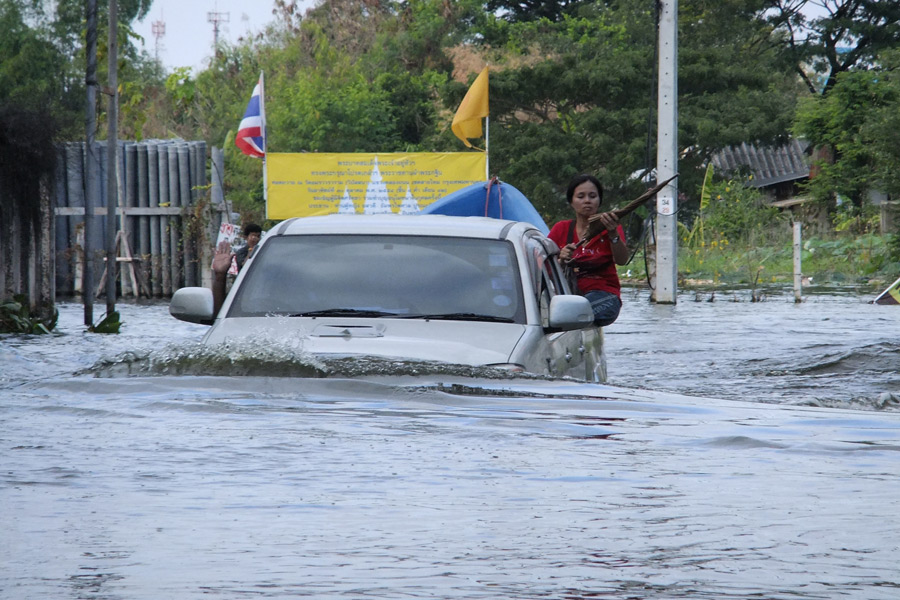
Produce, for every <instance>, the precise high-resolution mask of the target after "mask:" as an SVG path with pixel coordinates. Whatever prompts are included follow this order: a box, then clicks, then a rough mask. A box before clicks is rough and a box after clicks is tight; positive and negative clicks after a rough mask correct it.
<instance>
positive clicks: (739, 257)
mask: <svg viewBox="0 0 900 600" xmlns="http://www.w3.org/2000/svg"><path fill="white" fill-rule="evenodd" d="M682 241H684V240H682ZM801 274H802V277H803V283H804V285H816V286H855V287H863V288H871V289H873V290H874V289H880V288H883V287H884V286H885V285H886V284H889V283H891V282H893V281H894V280H895V279H897V278H898V277H900V261H898V260H897V258H896V257H895V256H893V253H892V248H891V236H882V235H875V234H865V235H860V236H856V237H851V236H834V237H831V238H815V237H812V238H809V239H807V240H804V241H802V253H801ZM619 276H620V278H622V279H623V280H624V281H628V282H632V283H639V282H641V281H646V270H645V263H644V258H643V253H642V251H641V252H638V253H637V255H636V256H635V258H634V260H633V261H632V262H631V263H630V264H628V265H625V266H623V267H619ZM678 279H679V286H680V287H682V288H702V289H730V288H735V287H749V288H752V289H756V288H767V287H768V288H792V287H793V284H794V273H793V242H792V240H791V238H790V232H788V234H787V235H785V236H779V238H778V239H769V240H765V242H764V243H761V244H756V243H752V242H749V241H746V242H743V243H731V242H729V241H728V240H727V239H717V240H712V241H710V242H708V243H704V244H696V245H694V246H691V245H682V246H680V247H679V249H678Z"/></svg>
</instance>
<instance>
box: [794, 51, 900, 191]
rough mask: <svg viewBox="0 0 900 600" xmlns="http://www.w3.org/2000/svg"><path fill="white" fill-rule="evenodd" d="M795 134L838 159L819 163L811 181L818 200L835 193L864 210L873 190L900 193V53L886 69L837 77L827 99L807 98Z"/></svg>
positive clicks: (889, 57)
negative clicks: (829, 151) (828, 149)
mask: <svg viewBox="0 0 900 600" xmlns="http://www.w3.org/2000/svg"><path fill="white" fill-rule="evenodd" d="M796 130H797V133H798V134H799V135H802V136H804V137H805V138H807V139H808V140H810V141H811V142H812V143H813V144H815V145H817V146H820V147H826V148H830V149H832V151H833V155H832V156H829V157H828V159H827V160H821V159H820V160H819V161H818V162H817V164H816V165H815V168H816V176H815V177H813V179H812V181H811V182H810V185H809V189H810V191H811V193H812V194H813V195H815V196H816V197H817V198H820V199H822V200H829V199H831V198H832V197H833V195H834V194H837V195H838V196H842V197H844V198H846V199H848V200H850V201H851V202H852V204H853V205H854V206H857V207H859V206H861V205H862V202H863V200H864V199H865V197H866V195H867V194H868V192H870V191H886V192H890V193H892V194H900V175H898V166H900V51H892V52H887V53H884V54H883V60H882V64H881V65H880V66H878V67H876V68H872V69H867V70H857V71H848V72H844V73H840V74H838V76H837V77H836V78H835V83H834V86H833V87H832V89H831V91H830V92H829V93H828V95H826V96H816V97H810V98H806V99H805V100H804V101H803V102H802V103H801V104H800V108H799V110H798V113H797V125H796Z"/></svg>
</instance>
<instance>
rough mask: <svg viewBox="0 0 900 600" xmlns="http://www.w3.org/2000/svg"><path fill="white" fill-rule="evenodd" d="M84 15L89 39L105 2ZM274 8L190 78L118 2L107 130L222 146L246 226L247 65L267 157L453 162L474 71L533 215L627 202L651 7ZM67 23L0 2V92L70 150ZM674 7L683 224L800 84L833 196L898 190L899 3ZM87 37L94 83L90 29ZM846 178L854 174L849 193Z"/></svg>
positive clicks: (75, 12)
mask: <svg viewBox="0 0 900 600" xmlns="http://www.w3.org/2000/svg"><path fill="white" fill-rule="evenodd" d="M98 3H99V5H100V13H101V16H100V19H99V24H100V26H101V28H102V29H103V30H105V19H104V18H103V15H104V14H105V11H106V6H107V2H106V1H105V0H98ZM272 3H273V6H274V11H273V14H274V15H275V21H274V22H273V23H272V24H271V25H270V26H269V27H268V28H267V29H266V30H265V31H261V32H259V33H258V34H257V35H255V36H252V37H249V38H247V39H243V40H241V41H239V42H238V43H236V44H234V45H229V44H222V45H220V47H219V48H218V49H217V52H216V54H215V56H214V57H213V58H212V59H211V60H210V61H209V63H208V65H207V66H206V68H205V69H202V70H200V71H199V72H193V71H191V70H189V69H181V70H176V71H175V72H173V73H168V74H167V73H164V72H163V70H162V68H161V67H160V65H159V64H158V63H156V62H155V61H154V60H152V59H151V58H150V57H149V56H147V55H146V54H142V53H140V52H138V51H137V49H136V46H135V44H134V41H135V39H136V38H135V37H134V34H133V32H132V30H131V29H130V26H129V24H130V23H131V22H132V21H133V20H134V19H136V18H141V17H143V16H145V15H146V14H148V11H149V9H150V7H151V2H150V0H119V11H120V18H121V21H122V24H121V31H122V33H121V37H120V47H121V48H122V51H121V60H120V65H119V81H120V99H121V111H120V118H121V123H120V135H121V136H122V137H125V138H129V137H131V138H142V137H171V136H178V137H183V138H186V139H204V140H206V141H207V142H208V143H209V144H210V145H213V146H224V147H225V149H226V161H227V172H228V174H229V177H228V178H227V179H226V192H227V193H228V194H229V197H230V198H233V199H236V204H237V205H240V206H241V207H242V210H246V211H248V212H250V213H252V214H254V216H255V217H257V218H258V216H259V215H261V214H262V212H263V206H262V186H261V183H260V174H261V168H260V163H259V161H256V160H254V159H250V158H247V157H244V156H243V155H241V154H240V153H239V152H237V151H236V149H235V148H234V145H233V138H234V133H235V130H236V128H237V125H238V123H239V122H240V118H241V116H242V114H243V111H244V109H245V107H246V105H247V101H248V99H249V94H250V90H252V88H253V85H254V83H255V81H256V79H257V77H258V76H259V73H260V72H264V73H265V81H266V90H265V95H266V111H267V121H268V132H269V137H268V143H269V149H270V151H274V152H355V151H462V150H463V148H462V147H461V144H460V142H459V141H458V140H457V139H456V138H455V136H453V134H452V133H451V132H450V128H449V125H450V121H451V120H452V118H453V114H454V111H455V109H456V107H457V106H458V104H459V102H460V101H461V99H462V97H463V95H464V94H465V92H466V90H467V88H468V85H469V84H470V83H471V81H472V79H473V78H474V76H475V74H477V73H478V72H479V71H480V70H481V68H482V67H483V66H484V65H485V64H488V65H490V70H491V83H490V89H491V92H490V93H491V100H490V102H491V114H490V136H491V139H490V165H491V171H492V172H493V173H494V174H497V175H499V176H500V177H501V179H503V180H505V181H507V182H509V183H512V184H513V185H515V186H516V187H518V188H519V189H521V190H522V191H523V192H524V193H525V194H526V196H528V197H529V198H530V199H531V200H532V201H533V202H534V203H535V205H536V206H537V207H538V209H539V210H540V211H541V212H542V213H543V214H544V217H545V218H546V219H547V220H555V219H557V218H561V217H563V216H566V215H567V214H568V206H567V205H566V204H565V201H564V198H563V189H564V187H565V185H566V184H567V182H568V180H569V178H570V177H571V176H572V175H574V174H576V173H579V172H585V171H587V172H592V173H595V174H597V175H598V176H599V177H600V178H601V179H602V181H603V182H604V185H605V187H606V189H607V194H606V198H608V200H607V204H608V205H612V206H615V205H618V204H620V203H622V202H624V201H627V200H630V199H631V198H632V197H634V196H635V195H636V194H637V193H639V192H640V191H641V190H642V189H643V187H644V184H643V183H641V182H640V181H639V180H637V179H635V178H634V176H633V174H634V173H635V172H640V171H642V170H645V169H649V168H651V167H652V166H653V165H654V164H655V155H656V148H655V135H656V102H657V98H656V77H657V73H656V70H657V57H656V44H657V23H656V20H657V14H656V11H657V9H658V3H657V2H656V1H655V0H599V1H593V0H592V1H586V0H566V1H556V2H543V1H531V0H529V1H504V0H457V1H454V2H450V1H448V0H330V1H328V2H322V1H320V2H317V3H316V5H315V6H314V7H313V8H312V9H309V10H306V11H302V10H301V9H300V8H299V6H300V4H299V3H297V2H294V1H292V0H272ZM814 6H820V7H822V8H823V9H824V11H820V13H814V12H810V10H809V9H810V8H811V7H814ZM48 7H50V8H53V9H54V10H53V11H52V12H49V11H48ZM83 10H84V9H83V0H59V2H56V3H52V4H48V3H45V2H41V1H39V0H0V25H2V26H3V27H4V31H5V35H4V36H3V37H2V39H0V59H2V60H0V99H3V98H11V97H14V96H15V97H19V96H23V95H24V96H27V97H38V96H41V97H46V98H51V99H52V103H53V106H54V109H53V112H54V114H55V115H57V116H58V117H59V118H60V120H61V122H62V124H63V126H64V127H65V128H66V131H68V132H69V133H70V134H72V133H73V132H74V133H75V135H73V136H72V137H75V138H77V137H78V132H79V131H80V129H81V128H82V127H83V125H82V118H83V117H82V114H83V72H84V50H83V37H82V36H83V32H82V27H83V24H82V16H83ZM678 10H679V49H678V54H679V80H678V89H679V131H678V137H679V148H680V149H681V157H680V165H679V172H680V175H681V176H680V178H679V189H680V190H681V191H682V193H685V194H687V196H686V200H687V202H682V207H681V210H682V211H684V212H683V213H682V214H683V216H685V217H689V216H690V213H691V211H692V210H693V207H695V206H696V205H697V204H699V203H698V202H696V201H694V202H692V200H696V199H698V196H699V192H700V187H701V182H702V179H703V169H702V165H704V164H705V162H706V161H707V159H708V157H709V156H710V155H711V154H712V153H714V152H716V151H717V150H719V149H721V148H723V147H725V146H730V145H737V144H740V143H741V142H752V143H758V144H772V143H777V142H779V141H782V140H783V139H784V138H785V136H786V135H787V134H788V133H789V132H790V131H792V122H793V119H794V111H795V106H796V102H797V98H798V96H801V95H804V87H806V88H810V89H812V88H815V89H816V90H817V91H819V90H822V89H825V90H828V91H829V94H827V95H831V93H835V94H836V96H835V98H834V100H833V101H832V103H833V104H827V103H824V104H817V102H819V101H816V102H812V101H810V103H805V104H804V105H803V108H802V111H801V113H800V121H799V124H798V126H797V127H796V128H795V129H794V131H796V132H798V133H802V134H803V135H807V136H809V138H810V140H811V141H813V142H814V143H819V142H818V141H817V140H821V141H822V143H826V142H827V143H830V142H828V140H833V141H834V143H836V144H839V145H840V149H839V151H838V152H837V155H838V157H839V158H840V159H841V161H843V162H842V164H839V165H837V164H836V165H835V168H834V169H832V170H831V171H830V172H826V176H825V177H823V178H822V179H820V180H819V181H820V182H821V183H822V185H823V186H824V185H825V184H826V182H828V185H832V186H834V187H835V188H839V189H840V190H841V193H842V194H844V195H847V196H848V197H858V196H859V195H860V194H863V193H864V190H865V189H871V187H872V186H873V185H874V184H873V181H874V179H875V178H877V179H878V181H879V182H881V184H883V185H884V186H887V187H888V188H889V189H897V185H898V184H897V182H896V178H897V177H898V176H897V175H895V173H898V172H900V168H897V167H898V162H900V156H898V151H897V150H896V148H898V147H900V144H898V143H897V139H896V134H895V133H894V132H897V131H900V127H898V126H897V120H898V119H900V117H898V116H894V115H900V111H897V110H894V108H895V100H894V97H893V95H892V94H893V93H894V92H892V91H891V90H892V89H893V88H892V87H890V86H892V85H894V84H893V83H891V82H893V78H894V75H893V71H891V69H892V68H895V67H896V64H894V63H892V65H893V66H889V65H888V63H887V62H886V59H885V56H886V50H885V48H888V47H889V46H891V45H896V44H897V42H898V40H900V33H898V20H900V14H898V13H900V5H898V3H896V2H883V1H882V2H875V1H867V0H815V1H813V0H680V2H679V7H678ZM98 41H99V42H100V43H99V48H98V51H99V53H100V60H99V61H98V64H99V66H100V70H101V73H100V74H99V77H100V78H101V79H102V78H104V77H105V61H104V60H103V56H104V53H105V34H104V33H103V31H101V32H100V35H99V36H98ZM895 62H896V60H895ZM867 71H871V72H870V73H869V75H867V76H866V75H863V74H859V73H861V72H867ZM842 73H845V74H846V76H844V75H842ZM801 74H802V75H801ZM817 74H818V75H817ZM817 77H820V79H817ZM892 107H893V108H892ZM98 112H99V115H100V123H101V124H102V123H103V116H104V110H103V107H100V108H99V109H98ZM827 115H831V116H827ZM847 115H853V116H852V118H851V117H849V116H847ZM859 140H863V141H864V142H860V143H858V144H857V145H856V146H854V145H853V144H854V143H857V142H858V141H859ZM861 165H863V166H864V168H863V167H861ZM860 170H862V171H864V172H865V173H867V174H868V175H867V177H868V179H867V180H866V181H864V182H862V181H856V182H854V181H852V180H851V179H850V174H851V173H856V172H858V171H860ZM891 186H893V187H891Z"/></svg>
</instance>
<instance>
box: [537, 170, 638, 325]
mask: <svg viewBox="0 0 900 600" xmlns="http://www.w3.org/2000/svg"><path fill="white" fill-rule="evenodd" d="M566 200H568V202H569V205H570V206H571V207H572V209H573V210H574V211H575V218H574V219H570V220H566V221H560V222H558V223H556V224H555V225H554V226H553V227H552V228H551V229H550V233H549V235H548V236H547V237H549V238H550V239H551V240H553V241H554V242H556V244H557V245H558V246H559V247H560V252H559V261H560V263H562V264H563V265H564V266H568V267H570V268H572V269H573V270H574V272H575V276H576V278H577V280H578V290H577V291H578V292H579V293H581V294H583V295H584V296H585V297H586V298H587V299H588V300H590V302H591V308H592V309H593V311H594V325H596V326H597V327H605V326H607V325H611V324H612V323H614V322H615V320H616V319H617V318H618V317H619V311H620V310H621V308H622V296H621V285H620V283H619V275H618V273H617V272H616V265H624V264H627V263H628V246H626V244H625V231H624V230H623V229H622V226H621V225H619V219H618V217H616V215H615V214H614V213H612V212H605V213H599V215H600V216H599V217H598V218H599V220H600V222H601V223H602V225H603V227H604V228H605V231H603V232H601V233H600V234H599V235H597V236H595V237H594V238H592V239H591V240H588V241H586V242H585V243H584V244H582V245H579V244H578V242H579V241H580V240H582V239H583V238H584V236H585V234H586V233H587V231H588V225H589V223H590V218H591V217H592V216H593V215H596V214H598V211H599V210H600V205H601V203H602V202H603V187H602V185H601V184H600V181H599V180H598V179H597V178H596V177H594V176H593V175H588V174H582V175H576V176H575V177H574V178H573V179H572V181H571V182H569V187H568V188H567V189H566Z"/></svg>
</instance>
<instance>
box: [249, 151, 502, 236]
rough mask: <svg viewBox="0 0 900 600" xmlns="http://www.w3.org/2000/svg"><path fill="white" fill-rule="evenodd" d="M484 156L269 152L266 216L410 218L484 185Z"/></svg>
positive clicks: (469, 154) (452, 153)
mask: <svg viewBox="0 0 900 600" xmlns="http://www.w3.org/2000/svg"><path fill="white" fill-rule="evenodd" d="M486 160H487V158H486V155H485V154H484V153H482V152H384V153H377V154H367V153H352V154H344V153H341V154H337V153H318V152H316V153H313V152H310V153H302V154H293V153H269V154H268V155H267V156H266V194H267V196H266V197H267V204H266V217H267V218H268V219H274V220H280V219H289V218H291V217H310V216H313V215H327V214H332V213H360V214H379V213H388V212H391V213H397V214H408V213H414V212H418V211H419V210H421V209H423V208H425V207H426V206H428V205H429V204H431V203H432V202H434V201H435V200H438V199H440V198H443V197H444V196H446V195H447V194H449V193H451V192H455V191H456V190H458V189H460V188H463V187H465V186H467V185H471V184H473V183H476V182H479V181H485V162H486Z"/></svg>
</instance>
